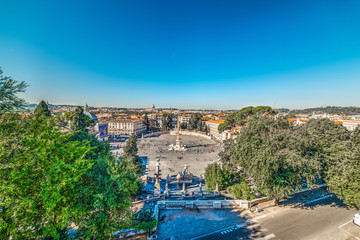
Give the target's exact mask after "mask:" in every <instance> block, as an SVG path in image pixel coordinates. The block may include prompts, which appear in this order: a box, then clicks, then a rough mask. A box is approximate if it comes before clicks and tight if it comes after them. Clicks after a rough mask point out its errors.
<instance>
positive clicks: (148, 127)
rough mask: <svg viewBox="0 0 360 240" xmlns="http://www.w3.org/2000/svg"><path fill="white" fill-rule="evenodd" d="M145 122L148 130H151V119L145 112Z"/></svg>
mask: <svg viewBox="0 0 360 240" xmlns="http://www.w3.org/2000/svg"><path fill="white" fill-rule="evenodd" d="M144 124H145V126H146V130H148V131H149V130H150V120H149V118H148V115H147V114H145V116H144Z"/></svg>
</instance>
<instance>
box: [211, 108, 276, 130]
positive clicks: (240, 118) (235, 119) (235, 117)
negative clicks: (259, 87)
mask: <svg viewBox="0 0 360 240" xmlns="http://www.w3.org/2000/svg"><path fill="white" fill-rule="evenodd" d="M265 114H266V115H275V114H277V112H276V111H275V110H273V109H272V108H271V107H269V106H257V107H252V106H249V107H244V108H243V109H241V110H239V111H237V112H234V113H231V114H229V115H228V116H227V117H226V119H225V121H224V123H222V124H220V125H219V127H218V130H219V132H220V133H221V132H223V131H224V130H226V129H231V128H232V127H235V126H243V125H245V124H246V123H247V122H249V121H250V120H251V119H253V118H255V117H257V116H261V115H265Z"/></svg>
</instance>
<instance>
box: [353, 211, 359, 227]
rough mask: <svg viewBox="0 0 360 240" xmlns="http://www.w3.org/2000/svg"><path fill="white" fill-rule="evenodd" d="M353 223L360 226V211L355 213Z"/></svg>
mask: <svg viewBox="0 0 360 240" xmlns="http://www.w3.org/2000/svg"><path fill="white" fill-rule="evenodd" d="M353 223H355V224H356V225H358V226H360V213H357V214H355V216H354V219H353Z"/></svg>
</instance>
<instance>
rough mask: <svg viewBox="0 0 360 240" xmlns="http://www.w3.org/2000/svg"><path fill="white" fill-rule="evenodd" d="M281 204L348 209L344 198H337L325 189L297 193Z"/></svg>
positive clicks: (312, 207) (309, 207)
mask: <svg viewBox="0 0 360 240" xmlns="http://www.w3.org/2000/svg"><path fill="white" fill-rule="evenodd" d="M279 206H280V207H281V206H283V207H292V208H301V209H309V210H312V209H315V208H317V207H320V206H330V207H337V208H346V209H348V207H347V206H346V205H345V204H344V203H343V201H342V200H340V199H339V198H337V197H336V196H335V194H333V193H331V192H329V191H327V190H325V189H317V190H313V191H309V192H306V193H300V194H297V195H295V196H293V197H292V198H288V199H285V200H283V201H281V202H280V204H279Z"/></svg>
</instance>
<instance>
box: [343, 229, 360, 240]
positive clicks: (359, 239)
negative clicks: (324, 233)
mask: <svg viewBox="0 0 360 240" xmlns="http://www.w3.org/2000/svg"><path fill="white" fill-rule="evenodd" d="M339 229H340V230H342V231H344V232H345V233H347V234H349V235H351V236H353V237H354V238H355V239H358V240H360V238H358V237H356V236H354V235H352V234H351V233H349V232H348V231H346V230H344V229H342V228H339Z"/></svg>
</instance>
